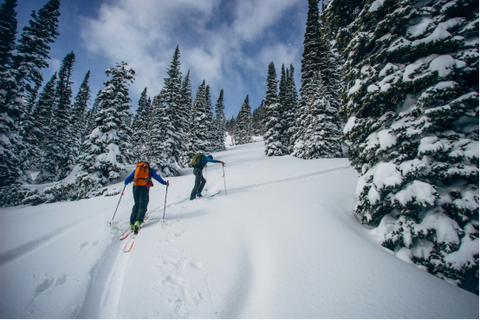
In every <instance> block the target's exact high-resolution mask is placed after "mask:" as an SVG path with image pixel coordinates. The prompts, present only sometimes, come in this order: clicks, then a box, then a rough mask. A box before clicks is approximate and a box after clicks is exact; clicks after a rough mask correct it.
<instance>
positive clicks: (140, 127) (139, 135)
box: [132, 88, 151, 162]
mask: <svg viewBox="0 0 480 320" xmlns="http://www.w3.org/2000/svg"><path fill="white" fill-rule="evenodd" d="M150 113H151V105H150V102H149V100H148V96H147V88H145V89H143V91H142V94H141V95H140V99H139V100H138V108H137V112H136V114H135V118H134V120H133V125H132V131H133V136H132V146H133V155H134V158H135V162H138V161H142V159H146V156H147V155H146V148H147V146H146V142H147V137H148V125H149V120H150V116H151V114H150Z"/></svg>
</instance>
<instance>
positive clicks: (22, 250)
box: [0, 218, 93, 265]
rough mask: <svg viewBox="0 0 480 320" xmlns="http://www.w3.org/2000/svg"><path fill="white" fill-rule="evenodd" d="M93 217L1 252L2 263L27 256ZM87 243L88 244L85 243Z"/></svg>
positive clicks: (0, 259)
mask: <svg viewBox="0 0 480 320" xmlns="http://www.w3.org/2000/svg"><path fill="white" fill-rule="evenodd" d="M91 220H93V219H92V218H90V219H89V220H78V221H75V222H73V223H70V224H68V225H66V226H64V227H61V228H58V229H57V230H55V231H53V232H50V233H49V234H46V235H44V236H42V237H40V238H37V239H34V240H32V241H30V242H28V243H26V244H24V245H22V246H20V247H18V248H14V249H11V250H9V251H7V252H5V253H3V254H0V265H3V264H6V263H9V262H11V261H14V260H16V259H19V258H21V257H23V256H26V255H28V254H30V253H32V252H34V251H36V250H38V249H40V248H42V247H43V246H45V245H47V244H48V243H50V242H52V241H54V240H55V239H57V238H59V237H62V236H64V235H65V234H66V233H68V232H70V231H71V230H73V229H75V228H77V227H78V226H79V225H82V224H84V223H90V222H91ZM84 245H86V244H84Z"/></svg>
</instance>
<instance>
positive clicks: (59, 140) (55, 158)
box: [36, 51, 75, 182]
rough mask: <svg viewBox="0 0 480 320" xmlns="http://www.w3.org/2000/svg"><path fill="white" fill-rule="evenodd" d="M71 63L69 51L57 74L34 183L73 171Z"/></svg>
mask: <svg viewBox="0 0 480 320" xmlns="http://www.w3.org/2000/svg"><path fill="white" fill-rule="evenodd" d="M74 63H75V53H74V52H73V51H72V52H70V53H69V54H67V55H66V56H65V58H64V59H63V61H62V65H61V67H60V71H59V73H58V80H57V85H56V87H55V107H54V110H53V116H52V121H51V122H50V125H49V128H48V132H47V136H46V141H45V149H44V152H43V154H42V160H41V168H40V173H39V174H38V176H37V178H36V181H37V182H51V181H55V180H61V179H63V178H65V177H66V176H67V175H68V174H69V173H70V171H71V169H72V168H73V163H74V157H73V154H72V150H71V146H72V145H71V143H72V125H73V122H72V116H73V115H72V110H71V104H72V95H73V93H72V83H73V82H72V78H73V76H72V73H73V65H74Z"/></svg>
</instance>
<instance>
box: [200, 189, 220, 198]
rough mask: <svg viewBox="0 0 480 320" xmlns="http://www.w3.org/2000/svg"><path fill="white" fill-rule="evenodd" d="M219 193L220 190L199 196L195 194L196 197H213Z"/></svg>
mask: <svg viewBox="0 0 480 320" xmlns="http://www.w3.org/2000/svg"><path fill="white" fill-rule="evenodd" d="M219 193H220V191H217V192H215V193H210V194H206V195H204V196H201V197H199V196H197V199H202V198H213V197H215V196H216V195H217V194H219Z"/></svg>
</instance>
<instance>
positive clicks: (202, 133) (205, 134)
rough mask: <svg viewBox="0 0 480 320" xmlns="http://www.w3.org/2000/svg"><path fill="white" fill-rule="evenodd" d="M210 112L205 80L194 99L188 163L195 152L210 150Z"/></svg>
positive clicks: (187, 155) (187, 156)
mask: <svg viewBox="0 0 480 320" xmlns="http://www.w3.org/2000/svg"><path fill="white" fill-rule="evenodd" d="M210 113H211V111H210V110H209V106H208V104H207V86H206V84H205V80H204V81H203V82H202V84H201V85H200V86H199V87H198V89H197V93H196V96H195V99H194V100H193V106H192V112H191V115H190V127H189V130H188V134H187V148H186V151H185V155H184V159H185V162H187V163H188V162H189V160H191V158H192V157H193V155H194V154H195V153H197V152H203V153H208V152H209V150H210V138H211V136H210V130H211V122H209V119H210V118H211V116H210Z"/></svg>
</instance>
